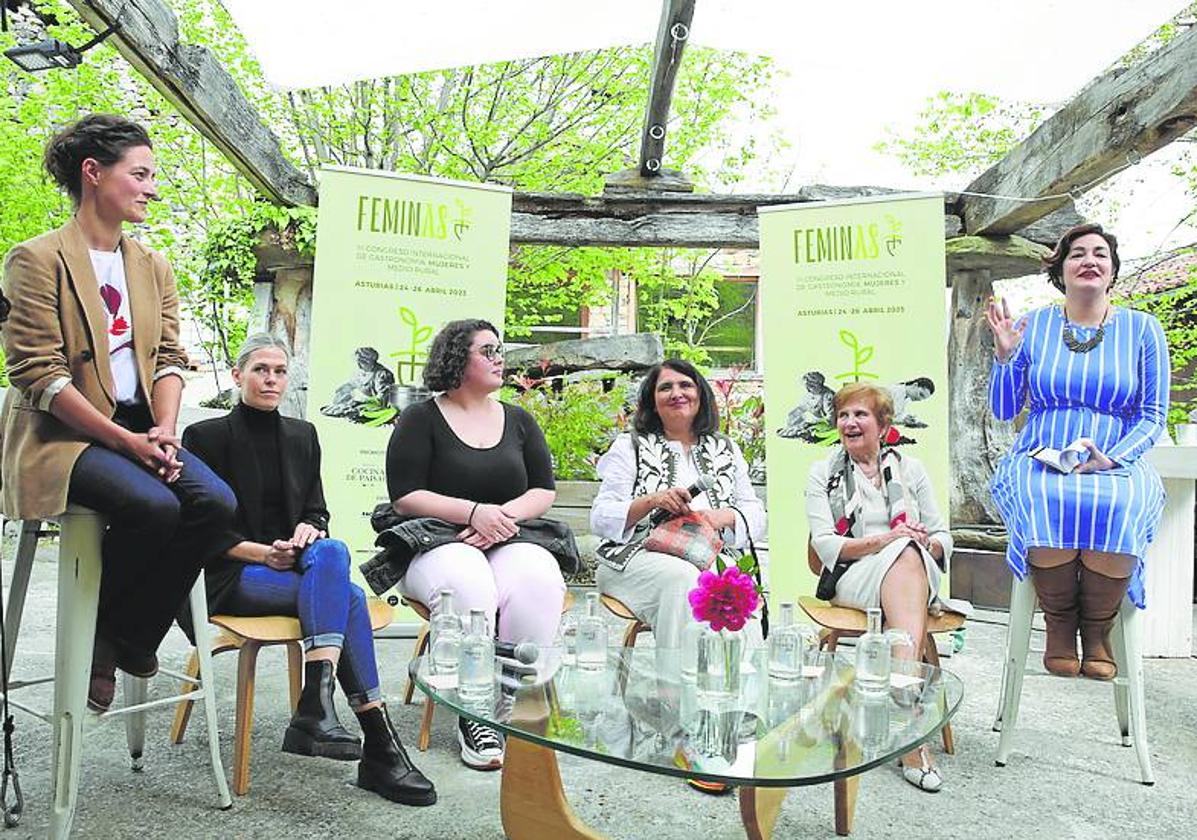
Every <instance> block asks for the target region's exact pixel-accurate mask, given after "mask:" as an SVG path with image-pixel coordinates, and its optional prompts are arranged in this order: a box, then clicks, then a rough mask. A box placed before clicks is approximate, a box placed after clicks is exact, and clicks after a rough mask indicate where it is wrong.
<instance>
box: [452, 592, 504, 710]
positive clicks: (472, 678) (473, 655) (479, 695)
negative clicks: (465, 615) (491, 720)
mask: <svg viewBox="0 0 1197 840" xmlns="http://www.w3.org/2000/svg"><path fill="white" fill-rule="evenodd" d="M494 691H495V643H494V640H493V639H492V638H491V636H490V630H489V629H488V628H487V623H486V613H485V612H484V611H483V610H470V632H469V633H468V634H466V637H465V639H463V640H462V642H461V654H460V656H459V657H458V665H457V696H458V698H459V699H460V700H461V702H462V703H463V704H464V705H466V706H470V707H472V708H475V709H479V710H482V711H490V710H491V706H492V705H493V699H494Z"/></svg>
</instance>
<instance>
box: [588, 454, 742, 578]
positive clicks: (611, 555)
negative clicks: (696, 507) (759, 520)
mask: <svg viewBox="0 0 1197 840" xmlns="http://www.w3.org/2000/svg"><path fill="white" fill-rule="evenodd" d="M631 438H632V449H633V451H634V452H635V453H636V479H635V481H634V482H633V484H632V498H633V499H636V498H639V497H641V496H647V495H649V494H650V493H657V492H660V491H661V490H668V489H669V488H670V487H676V486H677V472H678V469H677V467H678V464H677V462H678V457H679V453H678V451H677V450H676V449H675V448H673V447H671V446H669V442H668V441H667V440H666V439H665V437H664V436H663V435H657V434H647V435H641V434H637V433H635V432H632V433H631ZM690 451H691V453H692V454H693V455H694V463H695V464H696V465H697V467H698V472H699V473H700V474H702V475H709V476H710V477H711V478H713V479H714V480H715V486H714V487H712V488H711V489H710V490H707V491H705V492H704V495H705V496H706V497H707V502H708V503H709V504H710V506H711V507H712V508H719V507H729V506H731V505H732V504H733V503H734V501H735V496H736V460H735V449H734V444H732V442H731V439H730V438H728V437H727V436H726V435H722V434H713V435H704V436H702V437H700V438H699V439H698V442H697V443H695V444H694V446H693V447H691V449H690ZM651 529H652V526H650V525H649V523H648V518H647V517H646V518H644V519H642V520H641V521H640V522H638V523H636V526H635V530H634V531H633V532H632V537H631V539H629V540H628V541H627V542H626V543H617V542H613V541H611V540H607V541H605V542H603V543H602V544H601V545H600V546H599V547H598V549H596V551H595V556H596V557H598V559H599V561H600V562H603V563H605V564H606V565H608V566H610V567H611V568H612V569H615V570H616V571H622V570H623V568H624V566H626V565H627V564H628V560H630V559H631V558H632V555H633V554H635V553H636V552H637V551H639V550H640V543H642V542H644V539H645V537H647V536H648V532H649V531H650V530H651ZM726 551H728V550H727V549H725V552H726ZM735 553H738V552H733V554H735Z"/></svg>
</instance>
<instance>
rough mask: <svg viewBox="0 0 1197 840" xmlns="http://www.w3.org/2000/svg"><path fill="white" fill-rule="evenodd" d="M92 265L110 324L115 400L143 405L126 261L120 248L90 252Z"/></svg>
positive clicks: (109, 336) (110, 350)
mask: <svg viewBox="0 0 1197 840" xmlns="http://www.w3.org/2000/svg"><path fill="white" fill-rule="evenodd" d="M89 253H90V254H91V265H92V268H93V269H94V270H95V273H96V282H97V283H98V284H99V286H100V300H101V301H102V302H103V304H104V314H105V315H106V316H107V319H108V323H107V329H108V360H109V364H111V366H112V380H113V382H115V383H116V401H117V402H119V403H138V402H142V398H141V395H140V394H139V393H138V390H139V386H138V383H137V358H136V356H134V354H133V316H132V315H131V314H130V313H129V285H128V283H127V281H126V280H125V260H124V257H123V255H122V254H121V249H120V248H117V249H116V250H115V251H96V250H94V249H89Z"/></svg>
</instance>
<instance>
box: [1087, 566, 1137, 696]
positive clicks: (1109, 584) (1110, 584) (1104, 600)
mask: <svg viewBox="0 0 1197 840" xmlns="http://www.w3.org/2000/svg"><path fill="white" fill-rule="evenodd" d="M1129 587H1130V578H1129V577H1124V578H1112V577H1106V576H1105V575H1102V574H1098V573H1097V572H1095V571H1093V570H1092V569H1087V568H1084V567H1082V568H1081V652H1082V654H1083V656H1084V661H1083V662H1082V663H1081V673H1082V674H1084V675H1085V676H1086V677H1089V678H1090V679H1094V680H1112V679H1114V677H1115V676H1117V674H1118V666H1117V665H1116V664H1115V663H1114V655H1113V653H1112V652H1111V651H1110V627H1111V626H1112V625H1113V624H1114V616H1116V615H1118V608H1119V607H1120V606H1121V605H1122V599H1123V598H1125V597H1126V590H1127V589H1128V588H1129Z"/></svg>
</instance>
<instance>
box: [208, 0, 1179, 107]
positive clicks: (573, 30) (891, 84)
mask: <svg viewBox="0 0 1197 840" xmlns="http://www.w3.org/2000/svg"><path fill="white" fill-rule="evenodd" d="M224 3H225V6H226V7H228V9H229V11H230V12H231V13H232V15H233V17H234V19H235V20H236V22H237V25H238V27H239V28H240V29H241V31H242V33H243V34H244V35H245V37H246V39H247V40H248V42H249V45H250V47H251V49H252V50H253V51H254V53H255V55H256V56H257V58H258V60H259V62H260V63H261V65H262V68H263V70H264V72H265V74H266V77H267V79H268V80H269V81H270V82H271V83H272V84H274V85H276V86H278V87H280V88H302V87H313V86H321V85H336V84H341V83H344V82H349V81H354V80H357V79H367V78H379V77H384V76H394V75H402V74H405V73H414V72H419V71H423V70H435V69H443V68H448V67H459V66H467V65H475V64H485V63H488V62H493V61H501V60H505V59H516V58H528V57H533V56H540V55H550V54H556V53H567V52H576V51H580V50H591V49H599V48H603V47H613V46H621V45H632V44H644V43H648V42H651V41H653V40H654V39H655V37H656V31H657V25H658V23H659V20H660V16H661V8H662V6H661V3H660V2H659V0H601V2H593V0H449V1H443V2H439V3H430V2H428V0H418V2H414V1H413V0H345V1H344V2H340V3H330V2H328V0H224ZM1186 5H1187V4H1186V3H1185V2H1184V0H1134V2H1127V0H1004V2H1002V3H984V4H982V3H975V4H967V5H966V4H962V3H960V2H959V0H906V2H894V0H841V2H837V3H822V4H813V3H807V2H802V0H697V4H696V6H695V14H694V21H693V27H692V32H691V42H692V43H695V44H702V45H706V46H712V47H718V48H721V49H730V50H739V51H744V52H750V53H757V54H763V55H769V56H772V57H774V58H776V59H777V60H778V61H779V63H780V64H781V65H782V66H783V67H786V68H788V69H790V70H791V71H792V72H793V73H794V74H795V75H797V76H799V77H804V78H808V79H812V80H817V82H816V84H817V85H818V86H820V87H828V86H831V87H840V88H842V92H843V95H844V97H845V99H847V100H851V101H853V102H855V104H856V107H868V104H869V100H870V99H873V98H884V97H886V96H887V95H888V94H889V93H890V92H892V91H895V90H899V89H904V90H907V91H910V90H911V89H912V88H917V89H918V92H919V94H920V95H926V94H929V93H933V92H934V91H935V90H938V89H943V88H950V89H953V90H979V91H984V92H986V93H989V94H992V95H996V96H1003V97H1009V98H1014V99H1020V100H1024V101H1036V102H1052V101H1058V100H1061V99H1066V98H1068V97H1070V96H1071V95H1072V94H1073V93H1075V92H1076V91H1077V90H1078V89H1079V88H1080V87H1081V86H1082V85H1084V84H1085V83H1086V82H1087V81H1088V80H1089V79H1092V78H1093V77H1094V76H1096V75H1097V74H1098V73H1100V72H1101V70H1102V69H1104V68H1105V67H1107V66H1109V64H1110V63H1112V62H1113V61H1115V60H1116V59H1117V58H1118V57H1119V56H1121V55H1122V54H1124V53H1125V52H1126V51H1127V50H1128V49H1130V48H1131V47H1132V46H1134V45H1135V44H1136V43H1137V42H1138V41H1140V40H1141V39H1142V38H1144V37H1145V36H1146V35H1148V34H1150V33H1151V32H1152V31H1153V30H1154V29H1155V28H1156V27H1158V26H1159V25H1160V24H1162V23H1164V22H1165V21H1167V20H1168V19H1169V18H1170V17H1172V16H1173V15H1174V14H1176V13H1177V12H1179V11H1180V10H1181V9H1183V8H1184V7H1185V6H1186ZM861 80H865V84H866V87H865V88H864V89H863V90H862V89H861V87H860V83H861Z"/></svg>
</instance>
